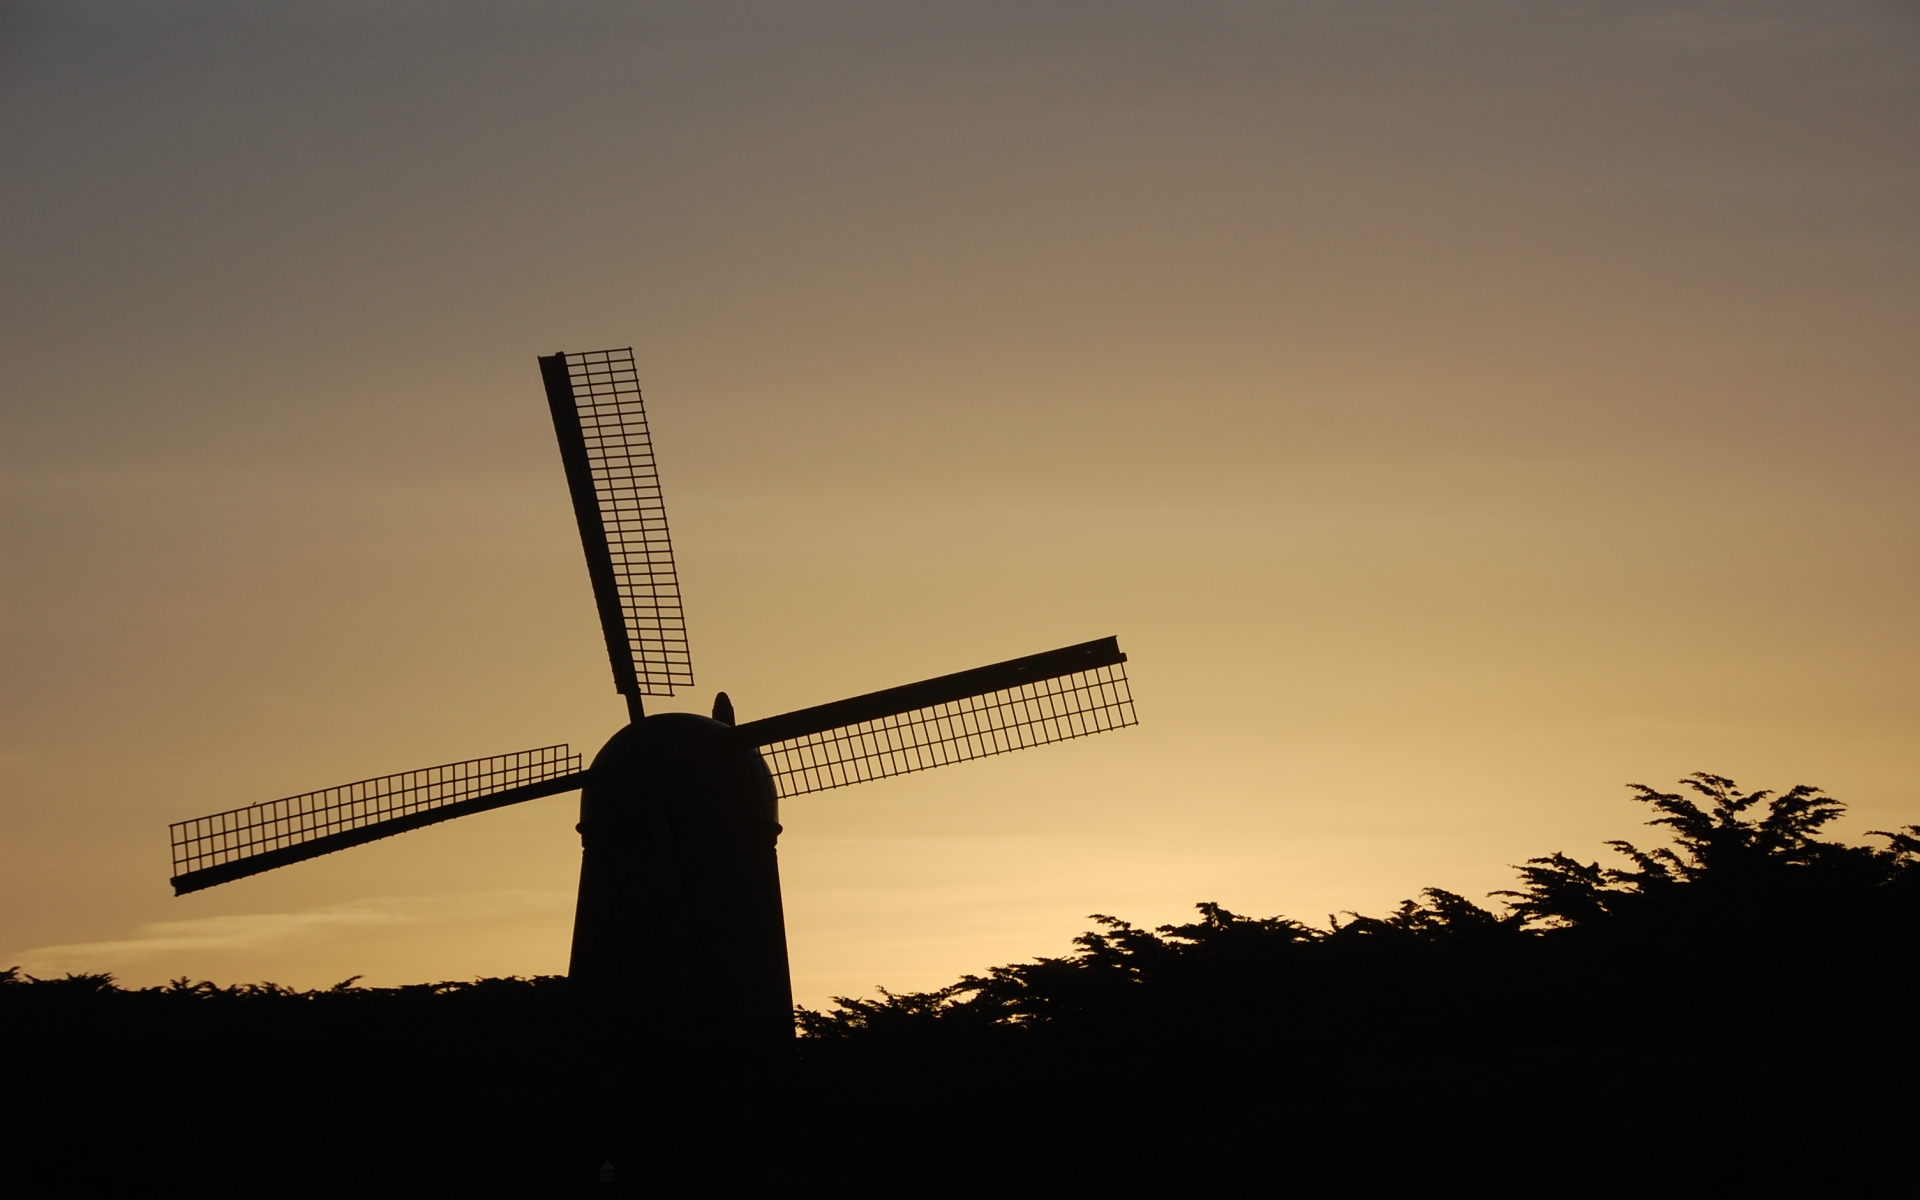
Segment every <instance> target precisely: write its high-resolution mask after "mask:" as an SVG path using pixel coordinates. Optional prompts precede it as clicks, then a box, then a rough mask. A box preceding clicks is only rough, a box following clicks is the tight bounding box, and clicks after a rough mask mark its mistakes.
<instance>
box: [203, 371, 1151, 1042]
mask: <svg viewBox="0 0 1920 1200" xmlns="http://www.w3.org/2000/svg"><path fill="white" fill-rule="evenodd" d="M539 362H540V374H541V378H542V381H543V382H544V384H545V386H546V393H547V403H548V407H549V409H550V410H551V412H552V415H553V427H554V433H555V435H556V436H557V438H558V440H559V444H560V459H561V462H562V464H563V465H564V467H565V470H566V479H567V487H568V490H569V492H570V493H571V496H572V500H573V511H574V517H575V518H576V520H577V522H578V524H579V528H580V541H581V544H582V546H583V547H584V549H585V551H586V559H587V574H588V577H589V578H590V579H591V580H592V584H593V598H594V603H595V605H596V607H597V608H598V610H599V615H600V628H601V632H602V633H603V634H604V635H605V638H606V643H607V654H608V656H609V658H610V660H611V662H612V666H613V679H614V688H615V690H616V691H618V692H619V693H620V694H621V695H622V696H624V697H625V699H626V704H627V715H628V718H629V723H628V724H627V725H626V726H625V727H624V728H622V729H621V730H620V731H619V732H617V733H615V734H614V735H613V736H612V737H611V738H610V739H608V741H607V743H606V744H605V745H604V746H602V747H601V749H600V751H599V753H598V754H596V755H595V756H594V758H593V761H592V763H591V765H589V766H586V767H584V768H583V766H582V763H581V757H580V755H578V754H575V753H573V752H572V750H571V749H570V748H569V747H568V746H565V745H557V746H542V747H539V748H537V749H533V750H522V751H519V752H517V753H513V754H500V755H494V756H492V757H489V758H477V759H470V760H468V761H465V762H457V763H446V764H442V765H440V766H434V767H425V768H422V769H420V770H415V771H406V772H402V773H400V774H397V775H383V776H380V777H378V778H374V779H363V780H360V781H358V782H355V783H348V784H342V785H340V786H338V787H331V788H325V789H322V790H320V791H315V792H306V793H302V794H301V795H297V796H289V797H287V798H285V799H281V800H273V801H269V802H266V803H263V804H253V805H248V806H247V807H244V808H236V809H232V810H230V811H228V812H222V813H215V814H213V815H212V816H206V817H199V818H196V819H194V820H191V821H182V822H179V823H178V824H175V825H173V826H171V833H172V842H173V877H172V880H171V882H172V884H173V889H174V894H175V895H184V894H186V893H188V892H196V891H199V890H201V889H203V888H209V887H213V886H215V885H217V884H222V883H228V882H231V881H233V880H236V879H242V878H245V877H247V876H249V875H257V874H260V873H261V872H263V871H270V870H275V869H277V868H280V867H284V866H288V865H290V864H292V863H297V862H303V861H305V860H307V859H310V858H317V857H319V856H320V855H323V854H331V853H333V852H334V851H337V850H344V849H346V848H347V847H349V846H357V845H360V844H362V843H365V842H371V841H376V840H378V839H380V838H386V837H392V836H393V835H395V834H399V833H405V832H407V831H408V830H412V829H419V828H421V827H423V826H427V825H433V824H437V823H439V822H441V821H449V820H452V819H454V818H455V817H464V816H469V815H471V814H474V813H480V812H486V811H488V810H490V809H496V808H503V807H505V806H507V805H510V804H519V803H522V802H524V801H528V800H534V799H537V798H539V797H542V796H552V795H556V794H559V793H561V792H569V791H575V790H578V791H580V792H581V800H580V825H579V832H580V835H581V846H582V853H581V866H580V893H579V901H578V907H577V909H576V912H575V918H574V930H573V948H572V958H571V962H570V964H569V968H568V974H569V977H570V979H571V982H572V984H573V985H574V986H575V987H576V988H577V989H578V990H579V992H580V994H582V995H583V996H586V997H588V998H589V999H590V1001H591V1002H592V1003H594V1004H596V1005H598V1006H601V1007H602V1008H603V1009H604V1010H606V1011H611V1012H616V1013H620V1014H623V1015H624V1016H627V1017H632V1018H637V1019H638V1020H637V1021H636V1022H635V1024H637V1025H642V1026H653V1027H658V1026H657V1024H656V1023H657V1022H672V1023H677V1024H681V1025H684V1024H686V1023H689V1022H691V1023H694V1024H697V1025H701V1026H704V1027H707V1028H709V1029H711V1030H712V1031H713V1032H714V1033H715V1034H717V1035H718V1036H719V1038H720V1040H721V1041H723V1042H726V1043H730V1044H735V1045H743V1046H744V1045H761V1046H764V1045H771V1044H774V1043H778V1042H782V1041H786V1040H789V1039H791V1037H792V1032H793V1027H792V988H791V985H790V982H789V977H788V971H787V947H786V929H785V921H784V918H783V916H782V912H781V904H780V875H779V867H778V863H777V860H776V858H775V851H774V844H775V840H776V839H777V837H778V835H779V833H780V824H779V803H780V801H782V800H787V799H791V798H793V797H796V796H803V795H806V794H809V793H812V792H818V791H824V790H826V789H828V788H836V787H845V786H847V785H850V784H855V783H864V782H867V781H869V780H874V779H882V778H886V777H888V776H893V775H902V774H907V773H909V772H914V771H923V770H927V769H930V768H933V767H941V766H947V765H950V764H953V763H958V762H965V761H968V760H970V759H975V758H984V757H987V756H989V755H994V754H1002V753H1006V752H1008V751H1012V750H1020V749H1025V748H1027V747H1029V746H1039V745H1044V744H1046V743H1049V742H1058V741H1064V740H1067V739H1069V738H1076V737H1082V736H1086V735H1088V734H1093V733H1101V732H1104V731H1106V730H1109V729H1117V728H1120V727H1122V726H1126V725H1132V724H1134V723H1135V717H1134V711H1133V699H1132V695H1131V693H1130V692H1129V690H1128V683H1127V676H1126V668H1125V663H1126V661H1127V657H1126V655H1124V654H1122V653H1121V652H1120V647H1119V644H1118V642H1117V641H1116V639H1114V638H1110V637H1109V638H1103V639H1100V640H1098V641H1091V642H1083V643H1081V644H1079V645H1076V646H1067V647H1063V648H1061V649H1058V650H1051V651H1047V652H1046V653H1042V654H1033V655H1028V656H1027V657H1025V658H1016V659H1012V660H1009V661H1007V662H1002V663H995V664H993V665H991V666H986V667H978V668H975V669H973V670H970V671H961V672H958V673H957V674H953V675H943V676H940V677H939V678H936V679H926V680H922V681H920V682H919V683H910V684H907V685H905V686H903V687H896V688H888V689H886V690H885V691H879V692H873V693H870V694H867V695H864V696H855V697H852V698H850V699H846V700H837V701H834V702H833V703H831V704H822V705H819V706H817V707H814V708H806V709H801V710H800V711H798V712H790V713H784V714H782V715H780V716H774V717H766V718H763V719H760V720H757V721H749V722H746V723H744V724H736V723H735V721H734V714H733V707H732V704H731V702H730V701H729V699H728V697H727V694H726V693H725V692H722V693H720V694H719V695H718V696H717V697H716V699H715V702H714V707H713V716H712V717H711V718H707V717H701V716H697V715H695V714H691V713H678V712H669V713H658V714H655V715H653V716H648V715H647V714H646V711H645V708H644V706H643V701H642V697H645V696H671V695H673V694H674V691H675V690H676V689H680V688H688V687H691V686H692V685H693V669H692V663H691V659H690V657H689V655H688V651H687V634H686V621H685V616H684V613H683V612H682V609H681V604H680V585H679V581H678V577H677V575H676V574H675V570H674V561H673V546H672V543H671V540H670V538H669V536H668V532H667V518H666V508H665V505H664V503H663V501H662V498H661V493H660V478H659V473H658V471H657V469H656V466H655V462H654V455H653V444H652V439H651V436H650V434H649V432H648V429H647V417H646V409H645V407H644V406H643V404H642V401H641V395H640V385H639V381H638V376H637V374H636V371H635V367H634V361H633V351H632V350H631V349H630V348H629V349H625V350H604V351H595V352H592V353H586V354H555V355H552V356H550V357H545V358H541V359H540V360H539Z"/></svg>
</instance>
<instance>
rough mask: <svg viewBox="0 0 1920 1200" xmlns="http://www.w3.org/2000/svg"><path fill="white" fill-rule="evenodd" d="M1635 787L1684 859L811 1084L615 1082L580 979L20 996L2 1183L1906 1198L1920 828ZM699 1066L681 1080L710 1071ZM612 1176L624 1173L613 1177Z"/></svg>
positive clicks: (1068, 1013) (1002, 1006)
mask: <svg viewBox="0 0 1920 1200" xmlns="http://www.w3.org/2000/svg"><path fill="white" fill-rule="evenodd" d="M1687 786H1688V787H1689V788H1690V789H1691V795H1686V796H1684V797H1683V795H1681V794H1663V793H1657V792H1653V791H1651V790H1650V789H1642V790H1641V798H1642V799H1644V800H1646V801H1648V802H1649V803H1651V804H1652V805H1653V806H1654V807H1655V810H1656V818H1655V822H1654V823H1655V824H1658V825H1663V826H1665V827H1666V828H1667V829H1668V830H1669V831H1670V832H1671V834H1672V835H1673V838H1674V842H1673V845H1672V846H1671V847H1670V848H1669V849H1667V850H1663V851H1656V852H1651V853H1643V852H1641V851H1639V850H1637V849H1634V848H1633V847H1630V846H1626V845H1625V843H1620V844H1617V846H1616V848H1623V849H1624V852H1625V853H1626V855H1627V857H1626V859H1625V861H1626V862H1628V863H1629V864H1630V865H1629V866H1627V867H1625V868H1623V869H1619V870H1613V871H1607V870H1603V869H1601V868H1599V867H1597V866H1594V865H1589V864H1582V863H1580V862H1578V861H1576V860H1573V859H1569V858H1565V857H1563V856H1558V855H1556V856H1552V857H1549V858H1544V859H1536V860H1534V861H1533V862H1532V863H1530V864H1528V866H1527V867H1525V868H1523V869H1522V880H1521V883H1520V886H1519V887H1518V888H1517V889H1516V892H1515V893H1514V894H1513V895H1511V896H1509V897H1508V901H1509V903H1508V910H1509V911H1507V912H1505V913H1503V914H1496V913H1494V912H1491V911H1488V910H1486V909H1482V908H1479V907H1477V906H1475V905H1473V904H1471V903H1469V902H1467V901H1466V900H1464V899H1462V898H1460V897H1458V896H1453V895H1451V894H1449V893H1446V892H1439V891H1430V892H1428V893H1426V894H1425V896H1424V898H1423V899H1422V901H1420V902H1418V903H1416V902H1411V901H1410V902H1408V903H1407V904H1406V905H1404V906H1403V907H1402V908H1401V910H1400V911H1399V912H1397V913H1396V914H1394V915H1393V916H1391V917H1388V918H1384V919H1366V918H1354V919H1352V920H1350V921H1348V922H1347V923H1345V924H1343V925H1341V926H1339V927H1338V928H1337V929H1335V930H1332V931H1328V930H1315V929H1310V928H1308V927H1306V926H1303V925H1300V924H1296V923H1294V922H1291V921H1287V920H1283V919H1279V918H1273V919H1266V920H1255V919H1250V918H1245V917H1240V916H1237V915H1235V914H1232V913H1228V912H1225V911H1224V910H1221V909H1219V908H1217V907H1214V906H1210V905H1203V906H1201V910H1200V914H1199V919H1198V920H1196V921H1195V922H1194V923H1193V924H1191V925H1186V926H1181V927H1177V928H1176V927H1167V928H1163V929H1160V930H1141V929H1135V928H1133V927H1131V926H1128V925H1125V924H1124V923H1121V922H1117V921H1111V920H1108V919H1105V918H1102V919H1100V922H1101V923H1100V925H1099V928H1097V929H1096V930H1095V931H1094V932H1091V933H1089V934H1087V935H1086V936H1084V937H1083V938H1082V939H1080V946H1079V949H1078V950H1077V951H1076V952H1075V953H1074V954H1073V955H1071V956H1068V957H1066V958H1062V959H1054V960H1041V961H1037V962H1032V963H1027V964H1022V965H1018V966H1011V967H1004V968H998V969H996V970H994V971H992V972H990V973H988V974H987V975H986V976H982V977H970V978H968V979H966V980H963V981H961V982H960V983H958V984H955V985H954V986H953V987H951V988H948V989H944V990H942V991H939V992H933V993H921V994H912V995H899V996H886V997H883V998H881V999H879V1000H873V1001H844V1002H842V1004H841V1006H840V1007H838V1008H837V1009H835V1010H834V1011H832V1012H830V1013H803V1014H802V1016H801V1021H800V1026H801V1032H802V1035H803V1036H801V1037H800V1039H799V1040H798V1041H797V1043H796V1052H795V1054H794V1057H793V1060H792V1061H791V1062H790V1063H782V1064H777V1065H774V1066H771V1067H768V1066H763V1065H752V1066H743V1065H740V1064H732V1065H730V1064H728V1063H726V1062H724V1061H722V1060H720V1059H718V1058H713V1057H706V1058H702V1057H700V1054H701V1052H700V1051H699V1050H698V1049H697V1048H694V1049H691V1050H686V1051H685V1053H686V1055H688V1057H686V1058H684V1059H683V1060H682V1061H680V1062H679V1063H678V1065H674V1066H669V1065H666V1064H664V1063H663V1062H660V1061H655V1062H653V1063H652V1064H651V1065H648V1064H645V1063H626V1064H625V1065H622V1063H621V1062H620V1061H619V1060H617V1058H616V1057H615V1056H613V1055H611V1054H609V1053H607V1052H606V1051H605V1050H604V1047H603V1044H602V1043H601V1042H600V1041H599V1040H598V1039H597V1038H596V1037H595V1036H593V1034H592V1032H591V1031H589V1030H587V1029H585V1028H584V1027H583V1026H582V1024H581V1023H580V1022H579V1021H578V1020H577V1019H576V1016H575V1013H574V1010H573V1008H572V1007H571V1006H570V1004H569V1001H568V996H567V984H566V981H565V980H564V979H560V978H541V979H533V980H510V979H508V980H482V981H479V982H477V983H458V984H435V985H421V986H418V987H408V988H391V989H372V988H352V987H348V988H339V989H334V990H330V991H320V992H293V991H291V990H288V989H282V988H275V987H272V986H270V985H259V986H243V987H236V988H225V989H222V988H217V987H214V986H213V985H210V984H197V985H189V984H185V983H182V984H179V985H176V986H174V987H171V988H164V989H145V990H122V989H119V988H117V987H115V986H114V985H113V984H112V983H111V981H110V980H108V979H106V978H104V977H74V978H68V979H61V980H30V979H27V978H24V977H21V976H19V975H17V974H12V973H9V974H8V975H7V976H5V978H4V981H0V1030H4V1034H5V1038H6V1048H7V1050H6V1061H7V1084H6V1087H7V1092H8V1095H9V1100H10V1105H9V1107H10V1110H11V1111H10V1113H9V1115H8V1117H7V1120H6V1123H5V1128H6V1147H5V1161H6V1174H7V1177H9V1178H11V1179H13V1180H16V1181H21V1182H31V1183H32V1184H33V1185H35V1187H36V1188H37V1189H38V1190H40V1191H49V1190H51V1191H53V1192H55V1193H57V1194H64V1193H69V1192H72V1193H79V1192H86V1193H89V1194H92V1193H100V1192H105V1191H114V1192H120V1191H125V1192H129V1193H131V1192H139V1191H154V1190H168V1191H174V1190H185V1189H188V1188H192V1189H195V1190H200V1191H205V1192H207V1193H209V1194H215V1195H221V1194H235V1193H242V1192H245V1193H258V1194H283V1193H288V1192H294V1193H299V1192H305V1191H320V1190H323V1189H324V1190H329V1191H332V1190H340V1189H351V1190H353V1191H356V1192H363V1193H372V1194H385V1193H389V1192H393V1193H405V1194H429V1195H437V1194H442V1193H448V1194H451V1193H462V1194H474V1193H481V1194H516V1195H537V1194H546V1193H550V1192H551V1193H567V1192H587V1193H593V1194H628V1193H635V1192H639V1193H649V1194H666V1195H704V1194H734V1193H745V1192H759V1191H765V1190H770V1189H772V1188H774V1187H779V1188H782V1189H784V1190H789V1191H793V1190H806V1191H813V1190H826V1189H828V1188H831V1189H832V1190H834V1191H836V1192H841V1193H845V1194H856V1195H864V1194H868V1193H880V1192H886V1193H891V1194H912V1195H946V1194H956V1195H957V1194H963V1193H977V1192H981V1191H990V1192H995V1193H1012V1194H1027V1193H1036V1194H1037V1193H1055V1194H1058V1193H1065V1194H1102V1193H1105V1194H1114V1195H1134V1194H1145V1193H1162V1194H1164V1193H1171V1194H1176V1195H1213V1194H1223V1193H1237V1192H1247V1191H1254V1192H1259V1193H1264V1194H1272V1193H1282V1192H1288V1191H1295V1190H1298V1191H1303V1192H1306V1193H1309V1194H1329V1193H1334V1194H1337V1193H1341V1192H1347V1191H1352V1192H1374V1191H1384V1190H1387V1189H1388V1188H1391V1189H1393V1190H1395V1191H1403V1190H1405V1189H1406V1188H1408V1187H1438V1186H1446V1185H1449V1184H1451V1185H1453V1186H1455V1187H1456V1188H1473V1189H1475V1190H1478V1191H1483V1192H1484V1191H1521V1190H1526V1191H1529V1192H1536V1191H1543V1190H1552V1191H1559V1192H1575V1193H1586V1192H1600V1191H1603V1190H1604V1191H1609V1192H1622V1193H1644V1192H1653V1193H1659V1194H1668V1193H1672V1192H1675V1191H1693V1190H1697V1191H1701V1192H1706V1191H1709V1190H1711V1191H1712V1192H1715V1193H1720V1192H1724V1191H1726V1190H1728V1189H1729V1188H1731V1187H1736V1186H1747V1187H1754V1186H1759V1187H1766V1188H1767V1189H1768V1190H1780V1189H1782V1188H1785V1187H1806V1188H1818V1189H1821V1190H1825V1191H1837V1192H1841V1193H1848V1192H1857V1191H1865V1190H1867V1189H1868V1188H1869V1187H1872V1188H1873V1190H1874V1191H1875V1192H1877V1193H1878V1192H1891V1193H1892V1194H1911V1193H1912V1192H1913V1190H1914V1184H1913V1181H1914V1179H1915V1175H1914V1172H1913V1167H1914V1159H1915V1152H1914V1148H1913V1147H1914V1144H1915V1140H1916V1139H1915V1137H1914V1134H1913V1130H1914V1128H1915V1125H1914V1121H1915V1118H1916V1116H1920V1104H1916V1102H1915V1099H1914V1088H1915V1082H1916V1079H1920V1075H1916V1070H1915V1069H1916V1067H1920V1046H1917V1045H1916V1032H1920V1027H1917V1026H1916V1022H1915V1018H1916V1015H1920V1014H1917V1008H1920V1006H1916V1003H1915V997H1916V991H1915V984H1916V982H1920V971H1916V953H1915V952H1916V950H1917V949H1920V884H1916V880H1920V867H1916V863H1920V830H1915V829H1914V828H1912V827H1909V828H1908V829H1907V830H1905V831H1903V832H1900V833H1895V834H1890V835H1883V836H1882V837H1881V838H1880V839H1878V841H1879V842H1884V843H1886V844H1885V845H1879V844H1876V845H1873V846H1846V845H1843V844H1840V843H1837V842H1827V841H1822V840H1820V839H1819V838H1818V837H1817V836H1816V835H1817V831H1818V830H1819V828H1820V827H1821V826H1822V825H1824V824H1825V823H1827V822H1828V821H1830V820H1831V819H1832V818H1833V816H1834V815H1837V813H1838V812H1839V806H1838V805H1837V804H1836V803H1834V802H1832V801H1830V800H1827V799H1826V798H1824V797H1822V796H1820V795H1819V794H1818V792H1817V791H1815V790H1814V789H1805V788H1802V789H1795V790H1794V791H1791V792H1788V793H1786V794H1785V795H1782V796H1770V795H1768V794H1766V793H1753V794H1749V795H1742V794H1740V793H1738V792H1737V791H1735V790H1734V789H1733V785H1732V784H1731V783H1730V782H1728V781H1725V780H1720V779H1717V778H1715V777H1711V776H1696V777H1694V778H1693V779H1692V780H1689V781H1687ZM687 1042H688V1036H687V1035H686V1032H685V1031H672V1030H669V1031H661V1037H660V1039H658V1041H657V1042H656V1043H655V1044H656V1045H675V1044H678V1045H681V1046H682V1047H685V1046H686V1044H687ZM609 1158H611V1159H612V1160H613V1161H614V1163H615V1166H616V1171H617V1178H616V1182H614V1183H612V1184H610V1185H609V1184H603V1183H601V1182H600V1180H599V1168H600V1166H601V1165H602V1163H603V1162H604V1161H606V1160H608V1159H609Z"/></svg>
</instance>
